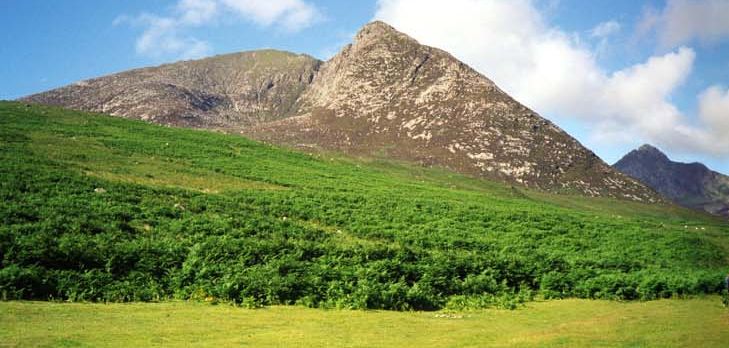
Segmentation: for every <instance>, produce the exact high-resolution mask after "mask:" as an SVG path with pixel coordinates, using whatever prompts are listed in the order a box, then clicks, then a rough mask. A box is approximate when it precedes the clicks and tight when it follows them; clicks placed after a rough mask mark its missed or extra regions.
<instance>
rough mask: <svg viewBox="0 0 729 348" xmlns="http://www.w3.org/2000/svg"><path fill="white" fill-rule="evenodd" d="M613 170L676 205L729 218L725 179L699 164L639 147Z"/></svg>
mask: <svg viewBox="0 0 729 348" xmlns="http://www.w3.org/2000/svg"><path fill="white" fill-rule="evenodd" d="M613 167H615V169H617V170H619V171H621V172H623V173H625V174H627V175H629V176H631V177H633V178H635V179H637V180H640V181H641V182H643V183H645V184H646V185H648V186H650V187H652V188H653V189H655V190H656V191H658V192H659V193H661V194H662V195H664V196H666V197H667V198H669V199H671V200H673V201H674V202H676V203H678V204H680V205H683V206H685V207H688V208H692V209H697V210H703V211H706V212H708V213H711V214H715V215H724V216H729V176H726V175H722V174H720V173H717V172H715V171H712V170H710V169H709V168H707V167H706V166H705V165H703V164H701V163H680V162H673V161H671V160H670V159H669V158H668V157H667V156H666V155H665V154H663V152H661V151H660V150H658V149H657V148H655V147H653V146H651V145H643V146H641V147H640V148H638V149H637V150H633V151H631V152H630V153H628V154H627V155H625V156H624V157H623V158H622V159H620V161H618V162H617V163H615V164H614V165H613Z"/></svg>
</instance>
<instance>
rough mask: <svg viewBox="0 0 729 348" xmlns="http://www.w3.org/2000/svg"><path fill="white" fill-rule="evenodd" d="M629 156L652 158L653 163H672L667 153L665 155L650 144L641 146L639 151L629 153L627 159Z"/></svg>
mask: <svg viewBox="0 0 729 348" xmlns="http://www.w3.org/2000/svg"><path fill="white" fill-rule="evenodd" d="M628 156H636V157H640V158H650V161H652V162H670V159H669V158H668V156H666V154H665V153H663V151H661V150H659V149H658V148H657V147H655V146H653V145H650V144H643V145H641V146H640V147H639V148H638V149H636V150H633V151H631V152H630V153H628V154H627V155H626V157H628Z"/></svg>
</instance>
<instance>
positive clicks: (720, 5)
mask: <svg viewBox="0 0 729 348" xmlns="http://www.w3.org/2000/svg"><path fill="white" fill-rule="evenodd" d="M727 16H729V1H726V0H668V2H667V3H666V7H665V8H664V9H663V10H660V11H659V10H655V9H649V10H647V11H646V12H645V14H644V15H643V19H642V21H641V24H640V27H641V30H642V31H643V34H645V33H646V32H650V31H655V32H656V33H657V34H658V39H659V41H660V42H661V44H662V45H663V46H664V47H675V46H678V45H682V44H686V43H690V42H692V41H696V40H698V41H700V42H702V43H704V44H711V43H716V42H718V41H721V40H724V39H727V38H729V21H728V20H727Z"/></svg>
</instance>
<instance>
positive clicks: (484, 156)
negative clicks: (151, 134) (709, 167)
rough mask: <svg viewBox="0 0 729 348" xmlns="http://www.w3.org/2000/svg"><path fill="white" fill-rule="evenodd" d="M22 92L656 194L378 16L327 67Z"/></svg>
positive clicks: (270, 58)
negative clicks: (378, 19)
mask: <svg viewBox="0 0 729 348" xmlns="http://www.w3.org/2000/svg"><path fill="white" fill-rule="evenodd" d="M23 100H25V101H29V102H36V103H45V104H54V105H62V106H66V107H71V108H76V109H82V110H88V111H100V112H106V113H111V114H113V115H120V116H125V117H130V118H141V119H145V120H150V121H153V122H157V123H162V124H169V125H175V126H185V127H202V128H214V129H222V130H225V131H228V132H236V133H240V134H244V135H246V136H249V137H252V138H254V139H258V140H263V141H266V142H271V143H275V144H282V145H288V146H293V147H303V148H307V149H309V148H314V149H321V150H327V151H338V152H344V153H348V154H353V155H364V156H384V157H387V158H394V159H399V160H405V161H410V162H415V163H420V164H422V165H426V166H440V167H445V168H448V169H451V170H454V171H457V172H460V173H465V174H469V175H474V176H479V177H486V178H490V179H495V180H499V181H504V182H510V183H514V184H520V185H524V186H527V187H533V188H538V189H542V190H547V191H553V192H574V193H580V194H583V195H587V196H607V197H615V198H623V199H631V200H637V201H647V202H656V201H659V200H660V198H659V196H658V195H657V194H656V193H655V192H654V191H652V190H651V189H649V188H647V187H645V186H644V185H642V184H640V183H639V182H637V181H635V180H633V179H631V178H629V177H627V176H625V175H623V174H621V173H619V172H617V171H615V170H614V169H612V168H611V167H610V166H608V165H607V164H606V163H604V162H603V161H602V160H601V159H600V158H598V157H597V156H596V155H595V154H594V153H592V152H591V151H590V150H588V149H586V148H585V147H583V146H582V145H581V144H580V143H579V142H577V141H576V140H575V139H574V138H572V137H571V136H570V135H569V134H567V133H566V132H564V131H563V130H561V129H560V128H558V127H557V126H556V125H554V124H553V123H551V122H550V121H548V120H546V119H544V118H542V117H540V116H539V115H538V114H537V113H535V112H534V111H532V110H530V109H528V108H527V107H525V106H523V105H521V104H520V103H518V102H517V101H515V100H514V99H513V98H511V97H510V96H509V95H507V94H506V93H504V92H503V91H502V90H500V89H499V88H498V87H497V86H496V85H495V84H494V83H493V82H492V81H490V80H489V79H488V78H486V77H485V76H483V75H481V74H479V73H478V72H476V71H475V70H473V69H472V68H470V67H468V66H467V65H466V64H464V63H462V62H460V61H458V60H457V59H456V58H454V57H453V56H451V55H450V54H448V53H447V52H444V51H442V50H439V49H436V48H433V47H428V46H424V45H421V44H419V43H418V42H417V41H415V40H414V39H412V38H410V37H408V36H407V35H405V34H403V33H400V32H398V31H397V30H395V29H394V28H392V27H390V26H389V25H387V24H385V23H383V22H373V23H370V24H368V25H366V26H365V27H364V28H362V29H361V30H360V32H359V33H358V34H357V35H356V37H355V39H354V42H353V43H352V44H350V45H347V46H346V47H345V48H344V49H343V50H342V51H341V52H340V53H339V54H337V55H336V56H335V57H333V58H332V59H330V60H329V61H328V62H326V63H322V62H319V61H317V60H315V59H313V58H310V57H308V56H304V55H294V54H290V53H284V52H278V51H256V52H247V53H240V54H234V55H226V56H219V57H213V58H207V59H202V60H199V61H189V62H181V63H175V64H168V65H164V66H160V67H156V68H148V69H139V70H133V71H130V72H125V73H120V74H116V75H112V76H108V77H101V78H98V79H93V80H90V81H85V82H82V83H77V84H74V85H71V86H68V87H63V88H60V89H57V90H52V91H49V92H45V93H41V94H37V95H32V96H29V97H27V98H24V99H23Z"/></svg>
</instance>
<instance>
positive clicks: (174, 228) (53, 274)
mask: <svg viewBox="0 0 729 348" xmlns="http://www.w3.org/2000/svg"><path fill="white" fill-rule="evenodd" d="M0 223H1V225H0V260H1V262H2V264H1V266H2V268H1V269H0V296H2V298H3V299H63V300H70V301H112V302H115V301H157V300H165V299H193V300H206V299H207V300H208V301H212V302H230V303H235V304H239V305H244V306H247V307H258V306H262V305H278V304H301V305H305V306H311V307H324V308H357V309H359V308H370V309H378V308H381V309H395V310H409V309H423V310H431V309H440V308H450V309H454V310H464V309H473V308H481V307H490V306H496V307H499V308H514V307H516V306H517V305H518V304H519V303H523V302H525V301H528V300H531V299H533V298H534V297H535V296H538V297H540V298H565V297H579V298H594V299H617V300H632V299H643V300H649V299H656V298H667V297H683V296H687V295H695V294H707V293H717V294H718V293H719V291H720V289H721V286H722V281H723V275H724V274H725V271H726V269H725V267H726V265H727V261H728V260H727V255H728V254H729V226H728V225H727V224H726V223H725V222H723V221H720V220H717V219H713V218H710V217H708V216H703V215H699V214H696V213H693V212H689V211H687V210H683V209H679V208H673V207H665V206H647V205H641V204H636V203H630V202H622V201H614V200H609V199H590V198H583V197H573V196H555V195H550V194H546V193H541V192H532V191H527V190H522V189H515V188H511V187H509V186H504V185H501V184H496V183H492V182H486V181H482V180H476V179H471V178H467V177H463V176H459V175H455V174H452V173H448V172H445V171H442V170H437V169H425V168H417V167H412V166H408V165H404V164H398V163H393V162H386V161H380V160H355V159H346V158H340V157H337V156H333V155H322V154H319V155H307V154H303V153H297V152H292V151H288V150H283V149H279V148H276V147H271V146H268V145H263V144H260V143H256V142H253V141H250V140H247V139H244V138H241V137H237V136H228V135H224V134H217V133H213V132H204V131H194V130H184V129H173V128H165V127H160V126H154V125H149V124H146V123H143V122H138V121H130V120H125V119H120V118H113V117H107V116H101V115H94V114H85V113H80V112H74V111H67V110H63V109H58V108H50V107H41V106H26V105H24V104H19V103H10V102H3V103H0ZM717 301H718V300H717Z"/></svg>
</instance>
